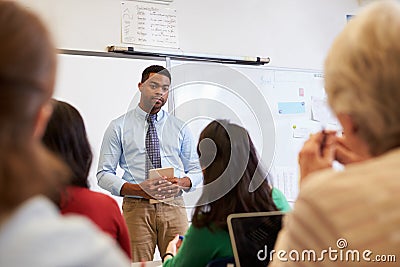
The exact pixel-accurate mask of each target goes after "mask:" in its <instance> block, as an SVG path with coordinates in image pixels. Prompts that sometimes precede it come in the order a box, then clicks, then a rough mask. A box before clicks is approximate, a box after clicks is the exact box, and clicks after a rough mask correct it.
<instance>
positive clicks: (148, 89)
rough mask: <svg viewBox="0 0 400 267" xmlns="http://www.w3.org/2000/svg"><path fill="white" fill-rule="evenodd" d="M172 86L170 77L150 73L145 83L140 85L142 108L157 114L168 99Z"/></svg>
mask: <svg viewBox="0 0 400 267" xmlns="http://www.w3.org/2000/svg"><path fill="white" fill-rule="evenodd" d="M170 84H171V81H170V80H169V78H168V77H166V76H164V75H161V74H158V73H150V75H149V78H148V79H147V80H146V81H145V82H144V83H139V90H140V92H141V97H140V105H141V107H142V108H143V109H144V110H145V111H147V112H149V113H153V114H154V113H157V112H158V111H159V110H160V109H161V107H162V106H164V104H165V102H166V101H167V99H168V92H169V86H170Z"/></svg>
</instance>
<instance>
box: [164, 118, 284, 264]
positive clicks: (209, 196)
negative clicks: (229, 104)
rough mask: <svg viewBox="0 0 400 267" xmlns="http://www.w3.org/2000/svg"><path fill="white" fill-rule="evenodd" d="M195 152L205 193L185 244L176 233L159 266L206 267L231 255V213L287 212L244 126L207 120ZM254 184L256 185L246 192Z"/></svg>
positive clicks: (199, 201) (281, 196)
mask: <svg viewBox="0 0 400 267" xmlns="http://www.w3.org/2000/svg"><path fill="white" fill-rule="evenodd" d="M197 152H198V154H199V158H200V165H201V167H202V170H203V176H204V187H203V192H202V195H201V196H200V198H199V200H198V202H197V205H196V208H195V210H194V213H193V217H192V225H191V226H190V227H189V229H188V231H187V232H186V234H185V238H184V240H183V242H182V243H181V241H180V239H179V235H177V236H176V237H175V238H174V239H173V240H172V241H171V242H170V243H169V245H168V247H167V250H166V254H165V255H164V256H163V257H162V260H163V267H170V266H174V267H180V266H185V267H187V266H190V267H204V266H206V265H207V263H208V262H210V261H212V260H214V259H218V258H225V257H233V251H232V247H231V241H230V238H229V233H228V227H227V221H226V219H227V217H228V215H229V214H232V213H243V212H261V211H276V210H281V211H289V210H290V206H289V204H288V202H287V200H286V198H285V196H284V195H283V194H282V192H280V191H279V190H278V189H276V188H272V187H271V186H270V184H268V181H267V179H266V178H267V174H266V172H265V171H263V169H262V168H261V166H260V165H259V163H260V162H259V159H258V157H257V152H256V149H255V148H254V145H253V142H252V140H251V138H250V136H249V134H248V132H247V131H246V130H245V129H244V128H243V127H240V126H238V125H236V124H232V123H230V122H228V121H226V120H216V121H213V122H211V123H210V124H209V125H208V126H207V127H206V128H205V129H204V130H203V131H202V133H201V134H200V138H199V144H198V146H197ZM254 183H255V184H259V185H260V186H258V187H257V188H255V190H250V189H251V184H254ZM178 249H179V252H178Z"/></svg>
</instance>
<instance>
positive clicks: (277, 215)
mask: <svg viewBox="0 0 400 267" xmlns="http://www.w3.org/2000/svg"><path fill="white" fill-rule="evenodd" d="M283 216H284V213H283V212H279V211H277V212H255V213H238V214H231V215H229V216H228V219H227V220H228V230H229V235H230V238H231V243H232V249H233V254H234V257H235V263H236V267H240V266H242V267H247V266H251V267H258V266H263V267H265V266H267V265H268V263H269V256H270V252H271V250H273V249H274V245H275V241H276V238H277V237H278V233H279V231H280V229H281V227H282V218H283Z"/></svg>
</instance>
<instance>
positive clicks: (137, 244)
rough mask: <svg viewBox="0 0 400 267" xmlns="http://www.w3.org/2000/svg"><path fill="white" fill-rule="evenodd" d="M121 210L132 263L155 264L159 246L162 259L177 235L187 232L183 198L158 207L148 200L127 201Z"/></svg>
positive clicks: (159, 204)
mask: <svg viewBox="0 0 400 267" xmlns="http://www.w3.org/2000/svg"><path fill="white" fill-rule="evenodd" d="M122 210H123V215H124V218H125V221H126V224H127V226H128V230H129V235H130V240H131V250H132V262H140V261H152V260H153V256H154V251H155V247H156V245H157V246H158V250H159V252H160V255H161V257H162V256H163V255H164V254H165V251H166V249H167V246H168V243H169V242H170V241H171V240H172V239H173V238H174V237H175V235H176V234H180V235H184V234H185V233H186V231H187V229H188V219H187V215H186V209H185V208H184V202H183V198H182V197H178V198H175V199H174V200H171V201H168V202H164V203H163V202H160V203H156V204H150V203H149V200H148V199H141V198H128V197H124V200H123V203H122Z"/></svg>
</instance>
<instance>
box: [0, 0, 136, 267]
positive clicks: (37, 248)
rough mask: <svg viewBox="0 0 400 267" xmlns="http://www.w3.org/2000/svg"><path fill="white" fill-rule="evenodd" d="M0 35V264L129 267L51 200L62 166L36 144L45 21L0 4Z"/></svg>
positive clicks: (48, 59)
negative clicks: (66, 215)
mask: <svg viewBox="0 0 400 267" xmlns="http://www.w3.org/2000/svg"><path fill="white" fill-rule="evenodd" d="M0 40H1V42H0V148H1V149H0V266H7V267H13V266H38V267H39V266H40V267H47V266H48V267H50V266H52V267H53V266H129V260H128V259H127V257H126V256H125V255H124V254H123V252H121V251H120V250H119V248H118V247H117V245H116V244H115V242H114V241H113V240H112V239H111V238H109V237H107V236H104V235H103V234H102V233H101V232H100V231H99V230H97V229H96V228H95V226H94V225H93V224H91V223H90V222H89V221H87V220H84V219H81V218H77V217H70V218H68V219H67V218H63V217H61V216H60V214H59V211H58V209H57V206H56V205H55V204H54V203H57V202H58V201H59V196H60V192H61V191H62V190H63V188H64V186H65V184H66V183H67V181H68V179H69V178H68V177H69V171H68V169H67V168H66V166H65V165H64V164H63V163H62V162H60V161H59V160H57V159H56V158H54V157H53V156H52V155H51V154H50V153H49V152H48V151H47V150H45V149H44V148H43V146H42V145H41V136H42V134H43V132H44V130H45V128H46V123H47V120H48V118H49V116H50V115H51V105H50V98H51V95H52V93H53V87H54V81H55V71H56V53H55V48H54V46H53V43H52V42H51V40H50V37H49V34H48V32H47V30H46V28H45V26H44V25H43V23H42V22H41V21H40V20H39V19H38V17H37V16H35V15H34V14H32V13H31V12H29V11H27V10H25V9H24V8H22V7H20V6H19V5H18V4H16V3H15V2H12V1H0Z"/></svg>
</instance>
